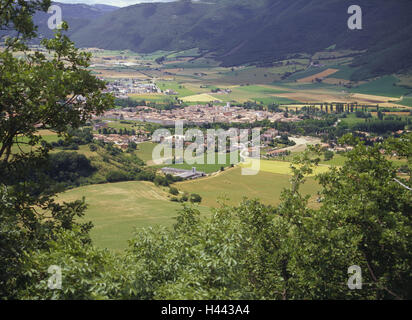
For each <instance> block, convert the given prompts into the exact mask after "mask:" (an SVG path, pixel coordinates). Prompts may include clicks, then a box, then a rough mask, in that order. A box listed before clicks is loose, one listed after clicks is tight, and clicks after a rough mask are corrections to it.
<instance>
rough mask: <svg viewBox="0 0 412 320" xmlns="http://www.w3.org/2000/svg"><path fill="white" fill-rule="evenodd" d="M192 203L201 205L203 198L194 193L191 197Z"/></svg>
mask: <svg viewBox="0 0 412 320" xmlns="http://www.w3.org/2000/svg"><path fill="white" fill-rule="evenodd" d="M190 202H191V203H201V202H202V197H201V196H200V195H198V194H197V193H192V194H191V195H190Z"/></svg>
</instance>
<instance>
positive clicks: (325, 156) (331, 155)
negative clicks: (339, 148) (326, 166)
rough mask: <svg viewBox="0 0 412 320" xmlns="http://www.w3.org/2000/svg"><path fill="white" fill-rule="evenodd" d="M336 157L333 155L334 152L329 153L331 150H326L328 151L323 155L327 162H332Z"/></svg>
mask: <svg viewBox="0 0 412 320" xmlns="http://www.w3.org/2000/svg"><path fill="white" fill-rule="evenodd" d="M334 155H335V154H334V153H333V151H329V150H326V151H325V152H324V153H323V157H324V160H325V161H329V160H332V159H333V156H334Z"/></svg>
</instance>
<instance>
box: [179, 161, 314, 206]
mask: <svg viewBox="0 0 412 320" xmlns="http://www.w3.org/2000/svg"><path fill="white" fill-rule="evenodd" d="M290 178H291V176H290V175H287V174H278V173H270V172H265V171H261V172H259V173H258V174H257V175H255V176H243V175H242V174H241V168H233V169H229V170H227V171H225V172H222V173H220V174H219V175H217V176H215V177H208V178H204V179H199V180H194V181H185V182H179V183H177V184H176V186H177V188H178V189H179V190H182V191H187V192H192V193H198V194H200V195H201V197H202V198H203V200H202V204H203V205H206V206H210V207H218V206H219V204H218V199H219V198H222V199H223V198H227V199H228V200H227V201H226V203H227V204H232V205H236V204H238V203H239V202H240V201H242V199H243V198H244V197H248V198H249V199H255V198H258V199H260V200H261V201H262V202H263V203H265V204H270V205H277V204H279V197H280V194H281V192H282V190H283V189H284V188H289V187H290V182H289V180H290ZM318 189H319V186H318V184H317V183H316V181H315V180H314V179H313V178H308V179H307V182H306V183H305V184H304V185H303V187H302V191H303V193H304V194H316V191H317V190H318ZM315 202H316V200H315V199H312V200H311V203H312V204H315Z"/></svg>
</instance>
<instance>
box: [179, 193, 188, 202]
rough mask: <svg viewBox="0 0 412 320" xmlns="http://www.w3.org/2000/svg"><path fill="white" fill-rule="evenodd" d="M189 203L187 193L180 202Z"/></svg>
mask: <svg viewBox="0 0 412 320" xmlns="http://www.w3.org/2000/svg"><path fill="white" fill-rule="evenodd" d="M187 201H189V195H188V194H187V193H185V194H184V195H183V196H182V197H181V198H180V202H187Z"/></svg>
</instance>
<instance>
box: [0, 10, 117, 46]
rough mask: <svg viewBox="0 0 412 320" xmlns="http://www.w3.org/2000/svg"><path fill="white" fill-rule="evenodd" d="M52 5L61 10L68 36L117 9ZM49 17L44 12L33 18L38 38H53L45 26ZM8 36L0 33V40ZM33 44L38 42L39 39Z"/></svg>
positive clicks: (4, 32)
mask: <svg viewBox="0 0 412 320" xmlns="http://www.w3.org/2000/svg"><path fill="white" fill-rule="evenodd" d="M52 4H55V5H58V6H59V7H60V8H61V9H62V18H63V20H65V21H66V22H68V24H69V27H70V30H69V32H68V35H69V36H71V35H72V34H73V33H75V32H76V31H80V30H81V29H82V28H84V27H86V26H87V25H88V24H90V23H91V22H92V21H94V20H96V19H97V18H99V17H101V16H103V15H104V14H108V13H110V12H112V11H114V10H117V9H119V8H118V7H114V6H108V5H105V4H96V5H86V4H66V3H59V2H53V3H52ZM51 16H52V15H51V14H48V13H46V12H38V13H36V14H35V15H34V16H33V22H34V24H35V25H36V26H37V27H38V35H39V37H40V38H43V37H46V38H50V37H52V36H53V31H52V30H50V29H49V28H48V24H47V21H48V20H49V18H50V17H51ZM8 34H10V32H6V31H0V38H2V37H3V36H5V35H8ZM35 42H39V39H37V41H35Z"/></svg>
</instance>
